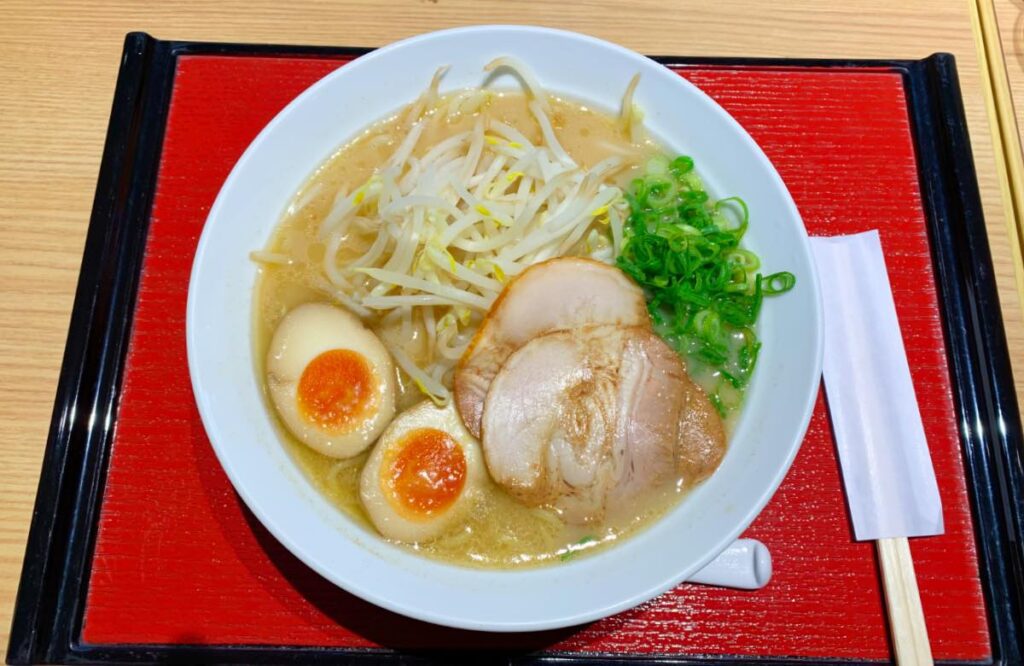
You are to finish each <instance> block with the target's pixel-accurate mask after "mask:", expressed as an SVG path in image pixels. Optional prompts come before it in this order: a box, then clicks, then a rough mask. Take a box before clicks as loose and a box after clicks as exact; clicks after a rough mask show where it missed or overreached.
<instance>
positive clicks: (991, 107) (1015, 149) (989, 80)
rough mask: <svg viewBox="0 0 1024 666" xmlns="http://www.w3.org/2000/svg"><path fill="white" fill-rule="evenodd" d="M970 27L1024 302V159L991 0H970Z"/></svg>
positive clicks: (1019, 293) (1021, 296)
mask: <svg viewBox="0 0 1024 666" xmlns="http://www.w3.org/2000/svg"><path fill="white" fill-rule="evenodd" d="M970 4H971V24H972V28H973V30H974V41H975V44H976V45H977V47H978V64H979V66H980V68H981V78H982V81H981V84H982V85H981V87H982V91H983V93H984V95H985V109H986V112H987V114H988V122H989V127H990V128H991V134H992V147H993V151H994V152H995V158H996V172H997V174H998V177H999V186H1000V189H1001V191H1002V198H1003V211H1004V214H1005V217H1006V226H1007V233H1008V234H1009V237H1010V248H1011V251H1012V253H1013V263H1014V266H1015V268H1016V270H1015V271H1014V273H1015V277H1016V283H1017V295H1018V297H1019V298H1020V299H1021V300H1022V301H1024V258H1022V253H1024V245H1022V243H1024V156H1022V155H1021V147H1020V135H1019V133H1018V130H1017V119H1016V116H1015V115H1014V109H1013V97H1012V95H1011V93H1010V83H1009V79H1008V77H1007V74H1006V60H1005V58H1004V56H1003V49H1002V42H1001V41H1000V38H999V26H998V24H997V23H996V12H995V7H994V5H993V2H992V0H971V3H970Z"/></svg>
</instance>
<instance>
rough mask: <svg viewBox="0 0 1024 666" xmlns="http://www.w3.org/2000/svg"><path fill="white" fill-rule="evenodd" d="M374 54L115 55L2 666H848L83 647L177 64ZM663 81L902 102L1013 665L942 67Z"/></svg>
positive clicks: (957, 106)
mask: <svg viewBox="0 0 1024 666" xmlns="http://www.w3.org/2000/svg"><path fill="white" fill-rule="evenodd" d="M369 50H371V49H366V48H356V47H326V46H285V45H267V44H233V43H213V42H190V41H161V40H157V39H154V38H152V37H150V36H149V35H147V34H145V33H141V32H135V33H129V34H128V35H127V36H126V38H125V42H124V50H123V53H122V58H121V64H120V72H119V75H118V81H117V86H116V89H115V93H114V99H113V104H112V111H111V117H110V122H109V125H108V129H107V139H106V144H105V146H104V152H103V159H102V163H101V168H100V173H99V178H98V181H97V189H96V196H95V200H94V205H93V211H92V215H91V218H90V224H89V230H88V234H87V238H86V244H85V249H84V253H83V259H82V266H81V272H80V275H79V282H78V288H77V291H76V295H75V302H74V307H73V310H72V317H71V323H70V326H69V331H68V337H67V343H66V346H65V354H64V361H63V365H62V368H61V373H60V379H59V382H58V388H57V394H56V399H55V403H54V410H53V417H52V421H51V427H50V431H49V436H48V441H47V446H46V452H45V455H44V460H43V467H42V472H41V475H40V482H39V490H38V493H37V498H36V504H35V509H34V511H33V517H32V524H31V527H30V532H29V538H28V542H27V544H26V554H25V560H24V564H23V570H22V576H21V581H20V585H19V589H18V594H17V600H16V605H15V611H14V617H13V622H12V627H11V634H10V642H9V645H8V651H7V656H6V659H7V662H8V663H11V664H25V663H111V662H136V661H169V662H177V663H198V662H202V663H214V662H223V663H250V662H251V663H324V662H338V661H342V662H346V663H359V664H364V663H366V664H377V663H381V664H384V663H386V664H395V663H402V664H405V663H417V664H418V663H438V662H440V663H453V662H462V661H472V662H473V663H484V662H495V663H507V664H527V663H529V664H534V663H536V664H627V663H628V664H634V663H637V662H641V663H645V664H697V663H707V662H736V661H743V662H757V663H763V664H787V663H798V664H807V663H837V662H838V663H860V662H856V661H852V660H818V659H807V658H802V657H793V658H781V659H776V658H763V657H757V656H746V655H744V656H716V655H681V656H671V655H655V656H651V657H633V656H623V655H604V654H586V655H582V654H557V653H556V654H547V653H545V654H511V655H510V654H472V655H471V656H470V655H469V654H468V653H466V652H458V651H453V652H447V653H438V652H430V653H402V652H395V651H391V650H384V649H351V648H322V647H314V646H309V647H301V646H299V647H293V646H252V645H177V644H175V645H148V644H146V645H127V644H117V645H97V644H85V643H83V642H82V641H81V640H80V635H81V626H82V619H83V613H84V602H85V596H86V593H87V590H88V576H89V563H90V561H91V556H92V550H93V545H94V540H95V534H96V531H97V526H98V525H97V522H98V518H99V511H98V509H99V504H100V501H101V497H102V489H103V483H104V481H105V472H106V465H107V462H108V456H109V449H110V443H111V438H112V435H113V427H112V425H113V419H114V418H115V416H116V408H117V402H118V397H119V392H120V382H121V375H122V371H123V364H124V360H125V355H126V352H127V344H128V340H129V335H130V331H131V318H132V314H133V310H134V304H135V295H136V290H137V287H138V279H139V273H140V270H141V265H142V264H141V262H142V258H143V254H144V250H145V242H146V237H147V233H148V220H149V213H150V208H151V204H152V196H153V193H154V189H155V185H156V177H157V172H158V168H159V161H160V154H161V149H162V144H163V133H164V127H165V124H166V119H167V113H168V110H169V103H170V96H171V90H172V86H173V82H174V76H175V72H176V66H177V62H178V59H179V58H180V57H182V56H205V55H233V56H262V57H267V56H284V57H292V58H294V57H310V58H324V57H344V56H359V55H362V54H363V53H366V52H368V51H369ZM654 59H655V60H657V61H659V62H661V63H663V64H665V65H669V66H673V67H681V68H686V67H695V66H699V67H707V66H722V67H759V68H780V69H800V70H804V69H807V68H822V69H829V70H833V71H834V70H839V71H842V70H846V69H849V70H856V71H863V70H864V69H878V70H883V71H890V72H896V73H899V74H900V75H901V77H902V79H903V82H904V86H905V91H906V95H907V104H908V114H909V116H910V119H911V125H912V131H913V135H914V142H915V149H916V152H917V160H918V170H919V174H920V187H921V194H922V202H923V205H924V207H925V213H926V218H927V224H928V231H929V236H930V239H931V243H932V249H933V261H934V268H935V271H936V280H937V285H938V288H939V296H940V309H941V311H942V319H943V330H944V335H945V338H946V344H947V350H948V353H949V366H950V367H949V370H950V374H951V379H952V384H953V393H954V401H955V404H956V410H957V417H958V422H959V426H960V438H961V447H962V452H963V456H964V462H965V469H966V471H967V474H968V477H967V478H968V482H969V483H968V490H969V494H970V499H971V507H972V517H973V519H974V521H975V528H976V533H975V537H976V546H977V552H978V557H979V568H980V572H981V581H982V586H983V589H984V592H985V601H986V606H987V609H988V617H987V619H988V624H989V630H990V635H991V639H992V654H993V659H992V662H991V663H999V664H1003V663H1005V664H1015V663H1021V661H1022V651H1021V650H1022V648H1021V642H1022V639H1024V620H1022V609H1024V544H1022V543H1021V536H1020V535H1022V534H1024V493H1022V492H1021V491H1022V487H1024V469H1022V453H1024V443H1022V442H1024V438H1022V432H1021V420H1020V411H1019V408H1018V405H1017V397H1016V393H1015V387H1014V383H1013V378H1012V370H1011V366H1010V362H1009V352H1008V349H1007V346H1006V339H1005V333H1004V329H1003V326H1002V315H1001V312H1000V308H999V300H998V294H997V291H996V284H995V277H994V274H993V270H992V260H991V254H990V251H989V246H988V240H987V234H986V229H985V224H984V219H983V216H982V208H981V200H980V194H979V192H978V186H977V177H976V173H975V170H974V163H973V158H972V153H971V148H970V142H969V138H968V134H967V126H966V119H965V117H964V111H963V104H962V98H961V94H960V87H959V82H958V78H957V72H956V64H955V60H954V58H953V56H952V55H950V54H944V53H938V54H934V55H932V56H929V57H927V58H925V59H922V60H887V59H882V60H871V59H811V58H797V59H789V58H713V57H683V56H657V57H654Z"/></svg>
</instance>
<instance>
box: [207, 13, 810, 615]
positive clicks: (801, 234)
mask: <svg viewBox="0 0 1024 666" xmlns="http://www.w3.org/2000/svg"><path fill="white" fill-rule="evenodd" d="M499 55H514V56H516V57H518V58H520V59H521V60H523V61H525V62H526V63H527V64H528V65H529V66H530V67H532V68H533V70H534V71H535V72H536V74H537V77H538V78H539V80H540V82H541V84H542V85H543V86H544V87H545V88H546V89H547V90H549V91H552V92H556V93H561V94H564V95H568V96H572V97H575V98H577V99H580V100H584V101H586V102H587V103H589V104H591V105H593V106H595V107H603V108H605V109H607V110H609V111H614V110H616V109H617V108H618V104H619V100H620V96H621V95H622V92H623V90H624V89H625V87H626V84H627V83H628V82H629V80H630V78H631V77H632V76H633V75H634V74H636V73H637V72H640V73H641V75H642V78H641V83H640V85H639V87H638V89H637V92H636V101H637V102H639V104H640V105H641V106H642V107H643V109H644V111H645V112H646V120H645V122H646V125H647V127H648V129H649V130H650V131H651V132H653V134H654V135H655V136H656V137H659V138H660V139H661V140H663V141H664V144H665V145H666V146H667V147H668V148H670V149H671V150H672V151H673V152H680V153H685V154H687V155H691V156H693V158H694V159H695V160H696V163H697V169H698V171H699V172H700V174H701V175H702V176H703V177H704V179H705V181H706V183H707V185H708V188H709V190H710V191H711V192H712V193H713V194H714V195H716V196H719V197H722V196H729V195H739V196H742V197H743V198H744V199H745V200H746V202H747V203H748V204H749V206H750V210H751V226H750V230H749V232H748V234H747V237H746V243H747V246H748V247H749V248H750V249H752V250H753V251H755V252H757V253H758V254H759V255H760V256H761V258H762V260H763V264H764V266H765V268H766V269H767V270H768V271H776V270H789V271H792V272H793V273H794V274H795V275H796V276H797V284H796V288H795V289H793V291H792V292H790V293H788V294H786V295H785V296H784V297H781V298H777V299H771V300H769V301H767V302H766V303H765V307H764V309H763V313H762V316H761V322H760V335H761V338H762V340H763V344H764V346H763V349H762V351H761V356H760V360H759V365H758V368H757V371H756V374H755V377H754V380H753V382H752V384H751V386H750V389H749V392H748V394H747V398H746V401H747V402H746V406H745V408H744V411H743V413H742V416H741V418H740V420H739V422H738V424H737V427H736V430H735V433H734V435H733V437H732V440H731V442H730V447H729V451H728V454H727V455H726V456H725V460H724V461H723V463H722V465H721V467H720V468H719V469H718V471H717V472H716V473H715V474H714V475H713V476H712V477H711V478H710V479H709V480H708V481H706V482H705V483H704V484H703V485H701V486H700V487H699V488H697V489H696V490H695V491H694V492H693V493H692V494H690V496H688V497H687V498H685V499H684V501H683V502H682V503H681V504H680V505H679V506H678V507H677V508H676V509H675V510H673V511H671V513H670V514H668V515H666V516H665V517H664V518H663V519H661V520H660V521H658V522H657V523H655V524H654V525H652V526H651V527H650V528H648V529H647V530H645V531H643V532H641V533H640V534H638V535H636V536H635V537H633V538H631V539H629V540H627V541H625V542H624V543H622V544H620V545H617V546H616V547H614V548H611V549H609V550H608V551H606V552H603V553H600V554H598V555H595V556H593V557H586V558H581V559H579V560H575V561H572V562H567V563H564V564H559V565H557V566H550V567H546V568H542V569H535V570H526V571H480V570H473V569H468V568H461V567H456V566H449V565H444V564H440V563H437V562H433V561H430V560H427V559H425V558H421V557H418V556H416V555H413V554H412V553H410V552H408V551H406V550H403V549H400V548H398V547H395V546H393V545H390V544H388V543H386V542H385V541H383V540H382V539H379V538H377V537H376V536H374V535H372V534H370V533H368V532H366V531H365V530H363V529H361V528H360V527H358V526H356V525H355V524H354V523H353V522H351V521H350V520H349V519H348V518H346V517H345V516H344V515H343V514H342V513H341V512H340V511H338V510H337V509H335V508H333V507H332V506H331V505H330V504H329V503H328V502H327V501H326V500H325V499H324V498H323V497H321V496H320V494H319V493H318V492H317V491H316V490H315V489H314V487H313V486H312V485H311V484H310V483H309V482H308V481H307V480H306V478H305V477H304V476H303V474H302V472H301V470H300V469H299V468H298V467H297V466H296V464H295V463H294V462H293V461H292V459H291V458H290V457H289V454H288V453H287V452H286V450H285V448H284V447H283V446H282V445H281V443H280V442H279V441H278V437H277V435H276V434H275V430H274V427H273V425H272V423H271V417H270V415H269V414H268V413H267V411H266V406H265V405H264V403H263V401H262V400H261V397H260V388H259V386H260V379H259V378H258V377H257V376H256V374H255V371H254V362H253V358H254V350H253V347H252V338H251V336H250V331H251V328H252V297H251V294H252V288H253V284H254V281H255V279H256V266H255V265H254V264H253V262H252V261H250V260H249V256H248V255H249V252H250V251H251V250H255V249H259V248H262V247H263V246H264V244H265V243H266V241H267V239H268V237H269V236H270V234H271V231H272V230H273V228H274V226H275V225H276V224H277V223H278V221H279V219H280V217H281V215H282V213H283V211H284V209H285V206H286V205H287V203H288V202H289V200H290V199H291V197H292V195H293V193H294V192H295V191H296V190H297V189H298V188H299V186H301V185H302V184H303V182H304V181H305V180H306V179H307V178H308V176H309V175H310V174H311V173H312V171H313V170H314V169H315V168H316V167H317V166H318V165H319V164H320V163H321V162H323V161H324V159H326V158H327V157H328V156H329V155H330V154H331V153H332V152H333V151H335V150H336V149H337V148H338V147H339V146H341V145H343V144H344V143H346V142H347V141H348V140H349V139H351V138H352V137H353V136H354V135H355V134H356V133H357V132H358V131H360V130H361V129H363V128H364V127H365V126H366V125H368V124H369V123H371V122H373V121H375V120H378V119H380V118H382V117H385V116H386V115H388V114H390V113H392V112H394V111H395V110H396V109H398V108H399V107H401V106H402V105H404V104H407V103H409V102H410V101H412V100H413V99H414V98H415V97H416V96H417V95H418V94H419V93H420V92H421V91H422V90H423V88H424V86H425V85H426V83H427V82H428V81H429V80H430V77H431V75H432V74H433V73H434V70H435V69H436V68H437V67H438V66H440V65H445V64H449V65H451V66H452V68H451V71H449V72H448V74H447V76H446V77H445V78H444V82H443V86H442V90H450V89H455V88H463V87H468V86H474V85H479V84H480V83H481V82H482V81H483V79H484V75H483V73H482V67H483V66H484V64H485V63H487V62H488V61H490V60H491V59H493V58H494V57H496V56H499ZM821 321H822V318H821V310H820V304H819V295H818V286H817V280H816V276H815V273H814V268H813V262H812V259H811V255H810V251H809V245H808V242H807V234H806V232H805V230H804V226H803V224H802V222H801V220H800V216H799V214H798V212H797V210H796V206H795V205H794V204H793V200H792V199H791V197H790V195H789V193H788V192H787V191H786V188H785V186H784V185H783V183H782V180H781V179H780V178H779V175H778V174H777V173H776V172H775V169H774V168H773V167H772V165H771V163H770V162H769V161H768V159H767V158H766V157H765V155H764V154H763V153H762V152H761V150H760V148H758V146H757V145H756V144H755V143H754V141H753V140H752V139H751V138H750V136H748V135H747V133H746V132H745V131H744V130H743V129H742V128H741V127H740V126H739V125H738V124H737V123H736V121H734V120H733V119H732V118H731V117H730V116H729V115H728V114H727V113H726V112H725V111H723V110H722V109H721V108H720V107H719V106H718V105H717V104H715V103H714V102H713V101H711V99H709V98H708V97H707V96H706V95H704V94H703V93H702V92H701V91H700V90H698V89H697V88H696V87H694V86H693V85H691V84H690V83H688V82H687V81H685V80H684V79H682V78H681V77H679V76H678V75H676V74H674V73H672V72H670V71H669V70H668V69H666V68H664V67H662V66H661V65H658V64H657V63H655V62H653V61H651V60H649V59H647V58H644V57H642V56H640V55H637V54H636V53H633V52H632V51H629V50H627V49H624V48H621V47H619V46H615V45H613V44H609V43H607V42H603V41H600V40H597V39H593V38H591V37H586V36H583V35H579V34H574V33H569V32H562V31H556V30H547V29H540V28H528V27H516V26H483V27H473V28H465V29H457V30H449V31H444V32H437V33H431V34H426V35H421V36H419V37H415V38H412V39H408V40H406V41H402V42H398V43H396V44H392V45H390V46H388V47H385V48H382V49H380V50H378V51H374V52H373V53H370V54H368V55H366V56H363V57H361V58H359V59H358V60H356V61H354V62H352V63H351V64H349V65H346V66H345V67H344V68H342V69H341V70H339V71H337V72H334V73H332V74H330V75H328V76H327V77H325V78H324V79H323V80H321V81H319V82H318V83H316V84H315V85H313V86H312V87H311V88H309V89H308V90H307V91H305V92H304V93H303V94H302V95H300V96H299V97H298V98H296V99H295V101H293V102H292V103H291V104H290V105H288V107H287V108H285V109H284V110H283V111H282V112H281V113H280V114H278V116H277V117H276V118H274V120H273V121H272V122H271V123H270V124H269V125H267V127H266V128H265V129H264V130H263V132H261V133H260V135H259V136H258V137H257V138H256V140H255V141H253V143H252V145H251V146H249V148H248V150H247V151H246V152H245V154H244V155H243V156H242V158H241V159H240V160H239V161H238V164H236V165H235V168H234V170H233V171H232V172H231V175H230V176H229V177H228V179H227V181H226V182H225V183H224V186H223V188H222V189H221V191H220V195H219V196H218V197H217V201H216V203H215V204H214V206H213V209H212V210H211V211H210V216H209V218H208V220H207V222H206V226H205V228H204V230H203V235H202V238H201V239H200V242H199V248H198V251H197V254H196V258H195V264H194V266H193V270H192V278H191V283H190V285H189V299H188V331H187V335H188V360H189V370H190V372H191V375H192V384H193V388H194V391H195V396H196V401H197V403H198V405H199V411H200V413H201V415H202V419H203V424H204V425H205V426H206V432H207V434H208V435H209V438H210V441H211V443H212V444H213V447H214V450H215V451H216V453H217V456H218V458H219V459H220V462H221V464H222V465H223V466H224V470H225V471H226V472H227V474H228V476H229V477H230V479H231V481H232V483H233V484H234V486H235V488H236V489H237V490H238V493H239V494H240V495H241V496H242V498H243V499H244V501H245V502H246V504H247V505H248V506H249V508H250V509H251V510H252V512H253V513H254V514H255V515H256V516H257V517H258V518H259V520H260V521H261V522H262V523H263V524H264V525H265V526H266V527H267V529H269V530H270V532H271V533H272V534H273V535H274V536H275V537H276V538H277V539H278V540H280V541H281V543H283V544H284V545H285V546H286V547H287V548H288V549H289V550H290V551H291V552H292V553H294V554H295V555H296V556H297V557H298V558H300V559H301V560H302V561H303V562H305V563H306V564H307V565H309V566H310V567H312V568H313V569H314V570H316V571H317V572H319V573H320V574H321V575H322V576H324V577H325V578H327V579H328V580H330V581H332V582H333V583H336V584H337V585H339V586H340V587H342V588H344V589H346V590H348V591H349V592H351V593H353V594H356V595H358V596H360V597H362V598H363V599H366V600H367V601H370V602H372V603H374V604H377V605H379V606H383V607H384V608H388V609H390V610H392V611H396V612H398V613H402V614H404V615H408V616H411V617H414V618H418V619H421V620H426V621H429V622H434V623H437V624H442V625H448V626H452V627H461V628H467V629H479V630H488V631H530V630H540V629H550V628H555V627H564V626H569V625H573V624H578V623H581V622H585V621H588V620H593V619H596V618H600V617H604V616H607V615H611V614H613V613H616V612H618V611H621V610H624V609H627V608H630V607H632V606H635V605H637V604H639V603H641V602H643V601H646V600H647V599H650V598H652V597H654V596H655V595H657V594H659V593H661V592H663V591H665V590H667V589H669V588H671V587H673V586H674V585H676V584H677V583H679V582H680V581H682V580H685V579H686V578H687V576H689V575H690V574H692V573H694V572H696V571H697V570H698V569H700V568H701V567H702V566H703V565H704V564H706V563H707V562H709V561H710V560H711V559H712V558H713V557H714V556H715V555H716V554H717V553H719V552H720V551H721V550H722V549H723V548H724V547H725V546H727V545H728V544H729V543H730V542H731V541H733V540H734V539H735V538H736V537H737V536H739V534H740V533H741V532H742V531H743V530H744V529H745V528H746V527H747V525H749V524H750V522H751V521H752V520H753V519H754V517H755V516H756V515H757V514H758V512H759V511H760V510H761V508H762V507H763V506H764V505H765V503H766V502H767V501H768V499H769V498H770V497H771V495H772V493H773V492H774V491H775V489H776V488H777V487H778V485H779V483H780V482H781V481H782V478H783V476H784V475H785V474H786V471H787V469H788V468H789V465H790V463H791V462H792V460H793V457H794V456H795V455H796V452H797V449H798V448H799V446H800V442H801V440H802V438H803V435H804V432H805V430H806V427H807V423H808V421H809V419H810V415H811V410H812V408H813V405H814V400H815V396H816V394H817V390H818V381H819V376H820V369H821V350H822V324H821Z"/></svg>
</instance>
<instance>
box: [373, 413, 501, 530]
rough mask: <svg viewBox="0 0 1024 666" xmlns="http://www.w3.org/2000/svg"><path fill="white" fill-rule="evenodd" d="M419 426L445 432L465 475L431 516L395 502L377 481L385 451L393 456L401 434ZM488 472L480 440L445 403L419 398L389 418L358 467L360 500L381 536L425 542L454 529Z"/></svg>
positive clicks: (480, 493)
mask: <svg viewBox="0 0 1024 666" xmlns="http://www.w3.org/2000/svg"><path fill="white" fill-rule="evenodd" d="M421 428H433V429H436V430H440V431H442V432H445V433H447V434H448V435H449V436H450V437H451V438H452V440H454V441H455V443H456V444H457V445H458V446H459V447H460V448H461V449H462V454H463V456H464V457H465V460H466V477H465V482H464V483H463V486H462V490H461V492H460V493H459V496H458V497H457V498H456V499H455V501H453V502H452V503H451V504H450V505H448V507H447V508H446V509H444V510H443V511H441V512H439V513H434V514H433V515H415V514H414V513H413V512H411V511H410V510H408V509H403V508H400V507H397V506H396V502H397V501H398V500H397V499H395V498H393V497H391V496H390V491H389V490H388V489H386V488H385V487H384V485H383V483H382V480H381V466H382V465H383V464H384V461H385V458H386V457H387V455H388V454H389V453H392V454H397V453H398V451H399V449H400V446H401V444H402V440H403V439H404V438H405V436H406V435H408V434H409V433H411V432H412V431H414V430H418V429H421ZM486 480H487V470H486V468H485V467H484V460H483V453H482V452H481V450H480V443H479V442H477V440H476V438H475V437H473V435H472V434H471V433H470V432H469V431H468V430H466V426H465V425H463V423H462V418H461V417H459V415H458V413H457V412H456V411H455V407H454V406H453V405H451V404H449V405H448V406H447V407H438V406H436V405H435V404H434V403H432V402H430V401H426V402H422V403H420V404H419V405H416V406H415V407H412V408H410V409H408V410H406V411H405V412H402V413H401V414H399V415H398V417H397V418H395V420H394V421H392V422H391V425H390V426H388V428H387V430H385V431H384V434H383V435H381V437H380V440H379V441H378V442H377V445H376V446H375V447H374V448H373V451H372V452H371V453H370V457H369V458H368V459H367V461H366V465H365V466H364V467H363V472H362V476H361V477H360V486H359V489H360V498H361V499H362V502H363V507H364V508H365V509H366V513H367V514H368V515H369V516H370V520H371V521H372V522H373V524H374V526H375V527H376V528H377V529H378V530H379V531H380V533H381V534H382V535H384V536H385V537H387V538H389V539H394V540H396V541H403V542H406V543H422V542H426V541H430V540H431V539H434V538H436V537H438V536H441V535H442V534H444V533H446V532H448V531H449V530H451V529H453V528H454V527H455V526H456V525H457V524H458V523H460V522H461V521H462V520H463V519H464V518H465V516H466V514H467V512H468V511H469V510H470V509H472V507H473V505H474V504H475V503H476V501H477V500H478V499H479V498H480V497H481V496H482V494H483V492H484V483H485V482H486Z"/></svg>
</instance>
